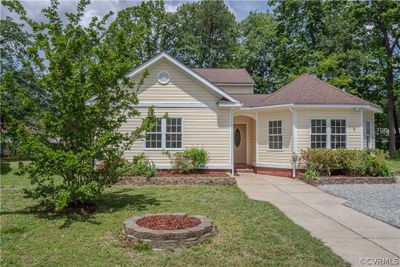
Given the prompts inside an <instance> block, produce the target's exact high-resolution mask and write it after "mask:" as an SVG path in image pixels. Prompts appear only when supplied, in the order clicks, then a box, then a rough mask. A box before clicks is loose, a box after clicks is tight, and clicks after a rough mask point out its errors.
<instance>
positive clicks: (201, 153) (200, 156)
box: [169, 147, 209, 173]
mask: <svg viewBox="0 0 400 267" xmlns="http://www.w3.org/2000/svg"><path fill="white" fill-rule="evenodd" d="M169 157H170V160H171V164H172V169H173V170H174V171H175V172H177V173H194V172H195V171H197V170H198V169H200V168H202V167H204V166H206V165H207V163H208V160H209V156H208V152H207V151H206V150H205V149H204V148H196V147H191V148H188V149H185V150H184V151H182V152H176V153H175V154H173V155H169Z"/></svg>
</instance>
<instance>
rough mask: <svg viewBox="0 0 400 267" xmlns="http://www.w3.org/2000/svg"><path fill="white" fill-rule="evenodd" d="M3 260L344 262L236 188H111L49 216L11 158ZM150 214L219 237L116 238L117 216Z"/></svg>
mask: <svg viewBox="0 0 400 267" xmlns="http://www.w3.org/2000/svg"><path fill="white" fill-rule="evenodd" d="M1 166H2V169H1V173H2V177H1V178H2V179H1V252H2V255H1V263H0V264H1V265H2V266H7V265H17V266H23V265H41V266H56V265H57V266H58V265H61V266H66V265H68V266H115V265H119V266H127V265H134V266H187V265H190V266H266V265H268V266H270V265H275V266H278V265H279V266H282V265H286V266H293V265H295V266H343V265H345V262H344V261H343V260H342V259H341V258H339V257H338V256H336V255H335V254H334V253H333V252H332V251H331V250H330V249H329V248H327V247H326V246H324V245H323V244H322V242H320V241H318V240H316V239H314V238H312V237H311V236H310V235H309V233H308V232H306V231H305V230H304V229H302V228H301V227H299V226H297V225H295V224H294V223H292V222H291V221H290V220H289V219H288V218H286V217H285V216H284V214H283V213H281V212H280V211H279V210H278V209H277V208H275V207H274V206H272V205H270V204H268V203H266V202H261V201H254V200H249V199H247V198H246V196H245V195H244V194H243V193H242V192H241V191H240V190H239V189H238V188H237V187H235V186H230V187H229V186H201V185H196V186H143V187H133V186H114V187H112V188H111V189H109V190H107V191H106V193H105V194H104V196H103V197H102V199H101V200H100V201H99V210H98V212H96V213H95V214H93V215H91V216H87V217H85V216H79V215H62V216H61V215H54V214H51V213H48V212H44V211H40V210H39V209H38V208H37V207H36V206H35V204H37V202H35V201H32V200H30V199H25V198H23V193H22V189H23V188H24V187H27V186H29V181H28V180H27V179H26V177H23V176H18V175H16V174H15V173H14V172H15V168H16V166H17V165H16V163H14V162H11V163H10V162H3V163H2V165H1ZM155 212H187V213H189V214H203V215H206V216H208V217H209V218H211V219H212V220H213V221H214V223H215V225H216V229H217V232H218V234H217V236H216V237H215V238H214V239H213V240H212V241H211V242H208V243H205V244H202V245H199V246H196V247H192V248H189V249H185V250H182V251H180V252H173V251H164V252H152V251H140V250H136V249H134V248H133V246H132V245H129V244H127V243H126V242H124V241H123V239H122V238H121V234H120V232H121V229H122V222H123V221H124V220H125V219H127V218H128V217H130V216H134V215H137V214H144V213H155Z"/></svg>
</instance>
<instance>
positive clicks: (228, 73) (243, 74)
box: [193, 68, 255, 85]
mask: <svg viewBox="0 0 400 267" xmlns="http://www.w3.org/2000/svg"><path fill="white" fill-rule="evenodd" d="M193 71H194V72H196V73H197V74H199V75H201V76H202V77H203V78H206V79H207V80H209V81H210V82H212V83H215V84H217V85H218V84H219V85H222V84H254V83H255V82H254V80H253V79H252V78H251V77H250V75H249V73H248V72H247V71H246V70H245V69H201V68H194V69H193Z"/></svg>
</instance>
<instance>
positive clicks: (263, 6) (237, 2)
mask: <svg viewBox="0 0 400 267" xmlns="http://www.w3.org/2000/svg"><path fill="white" fill-rule="evenodd" d="M191 1H195V0H189V1H168V0H167V1H165V9H166V10H167V11H169V12H175V11H176V9H177V8H178V7H179V5H181V4H183V3H186V2H191ZM21 2H22V4H23V6H24V7H25V10H26V11H27V13H28V16H29V17H30V18H32V19H34V20H44V19H45V18H44V17H43V15H42V14H41V10H42V9H43V8H44V7H47V6H48V5H49V3H50V0H22V1H21ZM60 2H61V3H60V9H59V10H60V12H61V14H64V13H65V12H73V11H75V9H76V3H77V1H76V0H61V1H60ZM139 3H140V1H137V0H92V1H91V4H90V6H88V7H87V9H86V14H85V16H84V18H83V21H82V24H83V25H87V24H88V23H89V21H90V19H91V17H93V16H98V17H102V16H104V15H105V14H106V13H108V12H109V11H113V12H114V13H117V12H118V11H119V10H121V9H124V8H126V7H128V6H132V5H137V4H139ZM225 3H226V5H227V6H228V7H229V9H230V10H231V12H233V13H234V14H235V16H236V19H237V20H238V21H240V20H242V19H244V18H245V17H246V16H247V15H248V14H249V13H250V11H253V10H257V11H267V10H271V9H270V7H268V4H267V1H266V0H248V1H244V0H230V1H228V0H225ZM6 16H10V17H13V18H15V15H14V14H11V13H10V12H9V11H8V10H7V9H5V8H4V7H3V6H1V18H4V17H6Z"/></svg>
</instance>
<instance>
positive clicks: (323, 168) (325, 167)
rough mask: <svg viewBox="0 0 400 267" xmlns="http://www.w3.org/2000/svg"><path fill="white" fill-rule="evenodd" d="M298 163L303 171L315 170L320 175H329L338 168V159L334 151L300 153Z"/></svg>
mask: <svg viewBox="0 0 400 267" xmlns="http://www.w3.org/2000/svg"><path fill="white" fill-rule="evenodd" d="M300 162H301V164H302V166H303V167H304V168H305V169H313V170H317V171H318V172H319V173H321V174H322V175H331V173H332V171H333V170H336V169H338V168H339V157H338V154H337V153H336V150H331V149H324V148H319V149H308V150H303V151H302V152H301V157H300Z"/></svg>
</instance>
